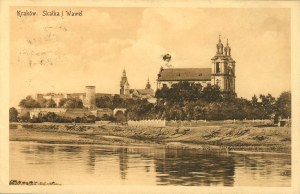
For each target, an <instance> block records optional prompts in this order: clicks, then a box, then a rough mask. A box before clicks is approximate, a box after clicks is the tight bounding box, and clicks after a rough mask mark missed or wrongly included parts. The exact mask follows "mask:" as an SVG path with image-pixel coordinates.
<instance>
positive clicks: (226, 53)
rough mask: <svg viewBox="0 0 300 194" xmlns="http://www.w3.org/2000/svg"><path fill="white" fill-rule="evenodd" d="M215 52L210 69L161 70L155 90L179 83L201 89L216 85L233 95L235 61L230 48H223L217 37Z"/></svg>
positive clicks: (227, 46)
mask: <svg viewBox="0 0 300 194" xmlns="http://www.w3.org/2000/svg"><path fill="white" fill-rule="evenodd" d="M216 46H217V52H216V54H215V56H214V57H213V58H212V59H211V68H166V69H164V68H162V67H161V69H160V71H159V73H158V77H157V88H158V89H161V88H163V87H170V86H171V85H172V84H174V83H178V82H180V81H188V82H193V83H199V84H201V86H202V87H206V86H207V85H218V86H219V87H220V90H221V91H224V92H233V93H235V78H236V76H235V61H234V60H233V59H232V57H231V47H230V46H229V44H228V40H227V44H226V46H225V47H224V45H223V43H222V42H221V38H220V36H219V42H218V44H217V45H216Z"/></svg>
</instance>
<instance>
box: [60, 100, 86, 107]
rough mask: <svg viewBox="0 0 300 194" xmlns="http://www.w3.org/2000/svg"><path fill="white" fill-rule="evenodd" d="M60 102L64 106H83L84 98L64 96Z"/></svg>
mask: <svg viewBox="0 0 300 194" xmlns="http://www.w3.org/2000/svg"><path fill="white" fill-rule="evenodd" d="M58 104H59V107H64V108H83V103H82V100H81V99H79V98H62V99H61V100H60V101H59V103H58Z"/></svg>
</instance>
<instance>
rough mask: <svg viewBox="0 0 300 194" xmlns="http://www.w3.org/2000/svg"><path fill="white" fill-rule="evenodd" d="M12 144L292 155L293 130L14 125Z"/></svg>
mask: <svg viewBox="0 0 300 194" xmlns="http://www.w3.org/2000/svg"><path fill="white" fill-rule="evenodd" d="M10 141H35V142H39V143H64V144H68V143H70V144H100V145H142V144H160V145H162V146H167V147H171V148H172V147H185V148H191V149H201V150H225V151H228V152H230V151H254V152H280V153H290V151H291V128H288V127H280V128H279V127H274V126H266V125H242V124H224V125H220V126H201V127H129V126H122V125H113V124H101V125H95V124H89V125H88V124H87V125H76V126H74V125H72V124H56V123H46V124H44V123H42V124H28V123H23V124H19V123H13V124H10Z"/></svg>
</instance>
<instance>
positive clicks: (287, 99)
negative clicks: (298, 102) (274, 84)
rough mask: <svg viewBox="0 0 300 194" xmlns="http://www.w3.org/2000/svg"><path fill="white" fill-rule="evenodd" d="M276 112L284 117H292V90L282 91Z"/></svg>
mask: <svg viewBox="0 0 300 194" xmlns="http://www.w3.org/2000/svg"><path fill="white" fill-rule="evenodd" d="M276 114H277V115H278V116H280V117H282V118H288V117H291V92H282V93H281V94H280V96H279V97H278V98H277V101H276Z"/></svg>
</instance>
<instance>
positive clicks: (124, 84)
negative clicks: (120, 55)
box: [120, 69, 130, 95]
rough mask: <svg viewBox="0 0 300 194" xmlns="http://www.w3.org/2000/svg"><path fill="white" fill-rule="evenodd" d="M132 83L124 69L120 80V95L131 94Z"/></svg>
mask: <svg viewBox="0 0 300 194" xmlns="http://www.w3.org/2000/svg"><path fill="white" fill-rule="evenodd" d="M129 89H130V85H129V82H128V79H127V75H126V71H125V69H124V70H123V74H122V77H121V81H120V95H125V94H129Z"/></svg>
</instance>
